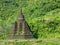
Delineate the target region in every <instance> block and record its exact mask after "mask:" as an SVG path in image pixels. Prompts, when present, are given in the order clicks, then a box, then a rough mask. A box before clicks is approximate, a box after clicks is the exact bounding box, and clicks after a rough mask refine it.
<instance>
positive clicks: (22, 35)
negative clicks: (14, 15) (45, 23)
mask: <svg viewBox="0 0 60 45" xmlns="http://www.w3.org/2000/svg"><path fill="white" fill-rule="evenodd" d="M7 38H9V39H31V38H33V35H32V33H31V31H30V27H29V26H28V24H27V22H26V21H25V19H24V16H23V14H22V9H20V15H19V16H18V19H17V21H15V23H14V25H13V27H12V29H11V30H10V32H9V34H8V37H7Z"/></svg>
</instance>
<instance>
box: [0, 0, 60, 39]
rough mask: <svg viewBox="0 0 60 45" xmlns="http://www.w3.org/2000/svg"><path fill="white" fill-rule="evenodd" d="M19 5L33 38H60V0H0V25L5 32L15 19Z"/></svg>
mask: <svg viewBox="0 0 60 45" xmlns="http://www.w3.org/2000/svg"><path fill="white" fill-rule="evenodd" d="M20 7H22V9H23V15H24V17H25V20H26V21H27V22H28V24H29V26H30V28H31V31H32V33H33V35H34V37H35V38H50V37H56V38H60V36H59V35H60V30H59V29H60V0H26V1H24V0H0V26H1V27H2V28H3V29H1V30H3V31H4V32H5V33H7V32H8V30H9V29H10V28H11V26H12V24H13V23H14V21H16V20H17V17H18V15H19V11H20Z"/></svg>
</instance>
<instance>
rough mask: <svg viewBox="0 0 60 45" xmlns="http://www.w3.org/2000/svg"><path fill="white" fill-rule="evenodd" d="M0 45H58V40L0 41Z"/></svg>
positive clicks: (59, 41) (59, 40)
mask: <svg viewBox="0 0 60 45" xmlns="http://www.w3.org/2000/svg"><path fill="white" fill-rule="evenodd" d="M0 45H60V39H56V38H51V39H41V40H39V39H27V40H25V39H21V40H17V39H16V40H0Z"/></svg>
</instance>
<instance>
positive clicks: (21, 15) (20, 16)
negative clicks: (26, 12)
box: [18, 8, 24, 20]
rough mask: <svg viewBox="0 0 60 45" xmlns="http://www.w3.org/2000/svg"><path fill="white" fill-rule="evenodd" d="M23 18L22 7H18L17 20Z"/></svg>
mask: <svg viewBox="0 0 60 45" xmlns="http://www.w3.org/2000/svg"><path fill="white" fill-rule="evenodd" d="M20 19H24V16H23V13H22V8H20V15H19V16H18V20H20Z"/></svg>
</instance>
